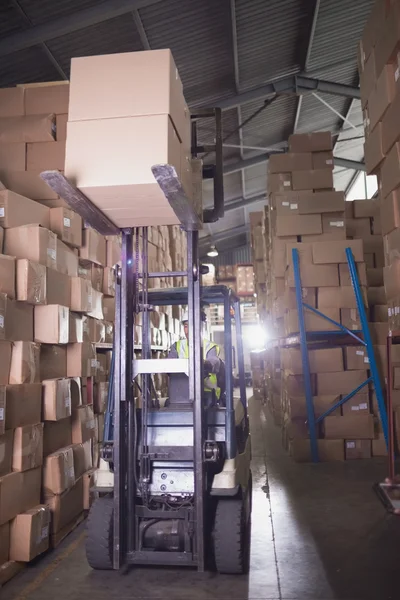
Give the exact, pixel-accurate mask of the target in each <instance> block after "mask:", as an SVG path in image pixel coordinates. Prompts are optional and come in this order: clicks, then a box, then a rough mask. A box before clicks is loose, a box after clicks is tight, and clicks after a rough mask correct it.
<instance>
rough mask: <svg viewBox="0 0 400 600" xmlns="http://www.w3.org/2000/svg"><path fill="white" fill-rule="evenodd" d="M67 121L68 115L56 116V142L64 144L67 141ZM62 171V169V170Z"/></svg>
mask: <svg viewBox="0 0 400 600" xmlns="http://www.w3.org/2000/svg"><path fill="white" fill-rule="evenodd" d="M67 121H68V115H67V114H65V115H56V140H57V142H64V143H65V141H66V139H67ZM63 170H64V168H63Z"/></svg>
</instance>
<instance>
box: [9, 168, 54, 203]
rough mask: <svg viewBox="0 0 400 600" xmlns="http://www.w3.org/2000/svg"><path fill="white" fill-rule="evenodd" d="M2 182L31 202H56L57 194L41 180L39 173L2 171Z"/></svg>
mask: <svg viewBox="0 0 400 600" xmlns="http://www.w3.org/2000/svg"><path fill="white" fill-rule="evenodd" d="M0 181H1V183H2V184H3V185H4V186H5V187H6V188H7V189H9V190H12V191H13V192H16V193H17V194H21V196H26V197H27V198H31V200H56V199H57V198H58V196H57V194H56V193H55V192H53V190H52V189H51V187H49V186H48V185H47V183H45V182H44V181H43V179H41V177H40V173H39V172H36V173H35V172H33V171H9V170H7V171H6V170H5V169H4V168H3V169H0Z"/></svg>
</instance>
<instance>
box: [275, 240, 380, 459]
mask: <svg viewBox="0 0 400 600" xmlns="http://www.w3.org/2000/svg"><path fill="white" fill-rule="evenodd" d="M346 258H347V263H348V267H349V272H350V279H351V282H352V287H353V291H354V295H355V299H356V304H357V310H358V314H359V317H360V322H361V331H351V330H350V329H347V327H344V326H343V325H342V324H341V323H338V322H337V321H335V320H333V319H331V318H330V317H328V316H327V315H325V314H323V313H322V312H321V311H319V310H317V309H316V308H314V307H313V306H310V305H309V304H307V303H305V302H303V298H302V292H301V289H302V286H301V275H300V262H299V255H298V250H297V248H293V249H292V259H293V271H294V282H295V291H296V304H297V310H298V318H299V334H298V335H293V336H289V337H287V338H284V339H281V340H277V346H278V347H295V346H300V350H301V359H302V367H303V377H304V389H305V396H306V406H307V420H308V424H309V434H310V446H311V457H312V460H313V462H318V441H317V433H316V428H317V425H318V424H319V423H321V422H322V421H323V420H324V419H325V417H327V416H328V415H330V414H331V413H332V412H333V411H334V410H335V409H336V408H338V407H339V406H341V405H342V404H344V403H345V402H347V401H348V400H350V399H351V398H353V396H355V395H356V394H357V393H358V392H359V391H360V390H361V389H363V388H364V387H365V386H366V385H368V384H370V383H373V384H374V388H375V393H376V397H377V402H378V407H379V414H380V419H381V423H382V429H383V433H384V436H385V440H386V444H387V445H388V444H389V437H388V422H387V413H386V407H385V402H384V398H383V392H382V386H381V382H380V378H379V372H378V367H377V363H376V359H375V353H374V347H373V344H372V338H371V333H370V331H369V326H368V321H367V315H366V312H365V307H364V301H363V297H362V293H361V289H360V284H359V280H358V274H357V269H356V264H355V261H354V257H353V253H352V251H351V249H350V248H346ZM305 310H310V311H312V312H313V313H315V314H317V315H319V316H320V317H322V318H323V319H325V320H326V321H327V322H329V323H330V324H331V325H335V326H336V327H337V328H338V329H337V330H332V331H317V332H307V331H306V328H305V319H304V311H305ZM321 344H322V345H324V344H325V347H332V346H333V345H335V346H338V345H340V346H345V345H354V344H357V345H362V346H365V348H366V350H367V353H368V358H369V365H370V371H371V376H370V377H368V378H367V379H366V380H365V381H364V382H363V383H362V384H361V385H359V386H358V387H357V388H356V389H355V390H352V391H351V392H350V393H349V394H347V395H346V396H345V397H344V398H342V399H341V400H340V401H339V402H337V403H336V404H335V405H334V406H332V407H330V408H329V410H327V411H326V412H325V413H324V414H323V415H321V416H320V417H318V419H315V413H314V402H313V396H312V388H311V376H310V365H309V359H308V350H309V347H311V348H313V349H315V348H320V347H321Z"/></svg>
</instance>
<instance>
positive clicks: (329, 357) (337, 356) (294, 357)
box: [99, 348, 344, 412]
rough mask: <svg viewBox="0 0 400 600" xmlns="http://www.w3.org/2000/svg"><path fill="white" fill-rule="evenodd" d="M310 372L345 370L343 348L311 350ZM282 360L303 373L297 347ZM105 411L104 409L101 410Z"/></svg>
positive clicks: (287, 350) (287, 367)
mask: <svg viewBox="0 0 400 600" xmlns="http://www.w3.org/2000/svg"><path fill="white" fill-rule="evenodd" d="M308 356H309V364H310V373H327V372H335V371H337V372H339V371H343V368H344V367H343V353H342V349H341V348H327V349H321V350H310V351H309V353H308ZM281 362H282V366H283V368H284V369H285V370H287V371H288V372H290V373H291V374H293V375H301V374H302V373H303V365H302V360H301V352H300V350H299V349H297V348H282V350H281ZM99 412H104V410H102V411H99Z"/></svg>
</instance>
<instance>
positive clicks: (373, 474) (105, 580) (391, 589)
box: [1, 400, 400, 600]
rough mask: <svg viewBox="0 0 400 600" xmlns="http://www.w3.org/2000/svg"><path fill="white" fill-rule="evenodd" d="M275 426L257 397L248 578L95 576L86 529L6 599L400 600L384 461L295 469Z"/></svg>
mask: <svg viewBox="0 0 400 600" xmlns="http://www.w3.org/2000/svg"><path fill="white" fill-rule="evenodd" d="M270 420H271V419H270V418H266V417H265V415H264V413H263V410H262V408H261V407H260V405H259V404H258V403H256V402H254V400H251V422H252V436H253V473H254V481H255V492H254V504H253V506H254V511H253V539H252V557H251V570H250V574H249V576H248V577H233V576H232V577H228V576H217V575H215V574H213V573H206V574H204V575H199V574H197V573H195V572H188V571H177V570H175V569H138V570H135V571H130V572H129V573H127V574H121V573H114V572H108V573H107V572H104V573H99V572H93V571H91V570H90V568H89V567H88V565H87V563H86V560H85V553H84V529H83V527H81V528H80V529H78V530H77V531H75V532H74V534H72V535H71V536H70V537H69V538H68V539H67V540H66V541H65V542H64V544H62V545H61V546H60V548H59V549H58V550H57V551H56V552H53V553H50V554H49V555H48V556H47V557H46V558H45V559H42V560H40V561H39V562H38V563H37V565H36V566H33V567H30V568H29V569H26V570H25V571H23V572H22V573H21V574H20V575H19V576H17V578H16V579H15V580H14V581H11V582H10V583H9V584H8V585H7V586H5V588H4V589H3V590H2V591H1V598H2V600H54V598H57V600H78V599H79V600H80V599H82V598H85V597H88V598H89V597H95V598H96V599H97V600H128V598H129V599H133V600H134V599H143V600H144V599H146V600H161V598H163V599H165V600H184V599H188V598H190V599H192V600H205V599H213V600H228V599H229V600H247V599H254V600H255V599H257V600H262V599H264V600H291V599H298V600H330V599H340V600H377V599H379V600H389V599H394V598H398V597H399V587H398V585H399V584H398V576H397V573H398V563H399V556H398V553H399V547H400V519H399V520H396V519H393V518H388V517H386V515H385V513H384V511H383V509H382V508H381V507H380V505H379V503H378V501H377V500H376V499H375V496H374V495H373V493H372V492H371V484H372V482H373V481H375V480H378V479H379V478H380V477H382V476H383V475H384V473H385V466H384V462H383V461H379V462H375V461H365V462H362V461H360V462H353V463H351V462H348V463H345V464H343V463H337V464H334V463H331V464H322V465H315V466H314V465H296V464H294V463H292V462H291V460H290V459H289V458H288V457H287V456H286V455H285V454H284V453H283V451H282V449H281V445H280V434H279V429H278V428H276V427H274V426H273V425H272V424H271V423H270ZM266 465H267V467H266Z"/></svg>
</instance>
